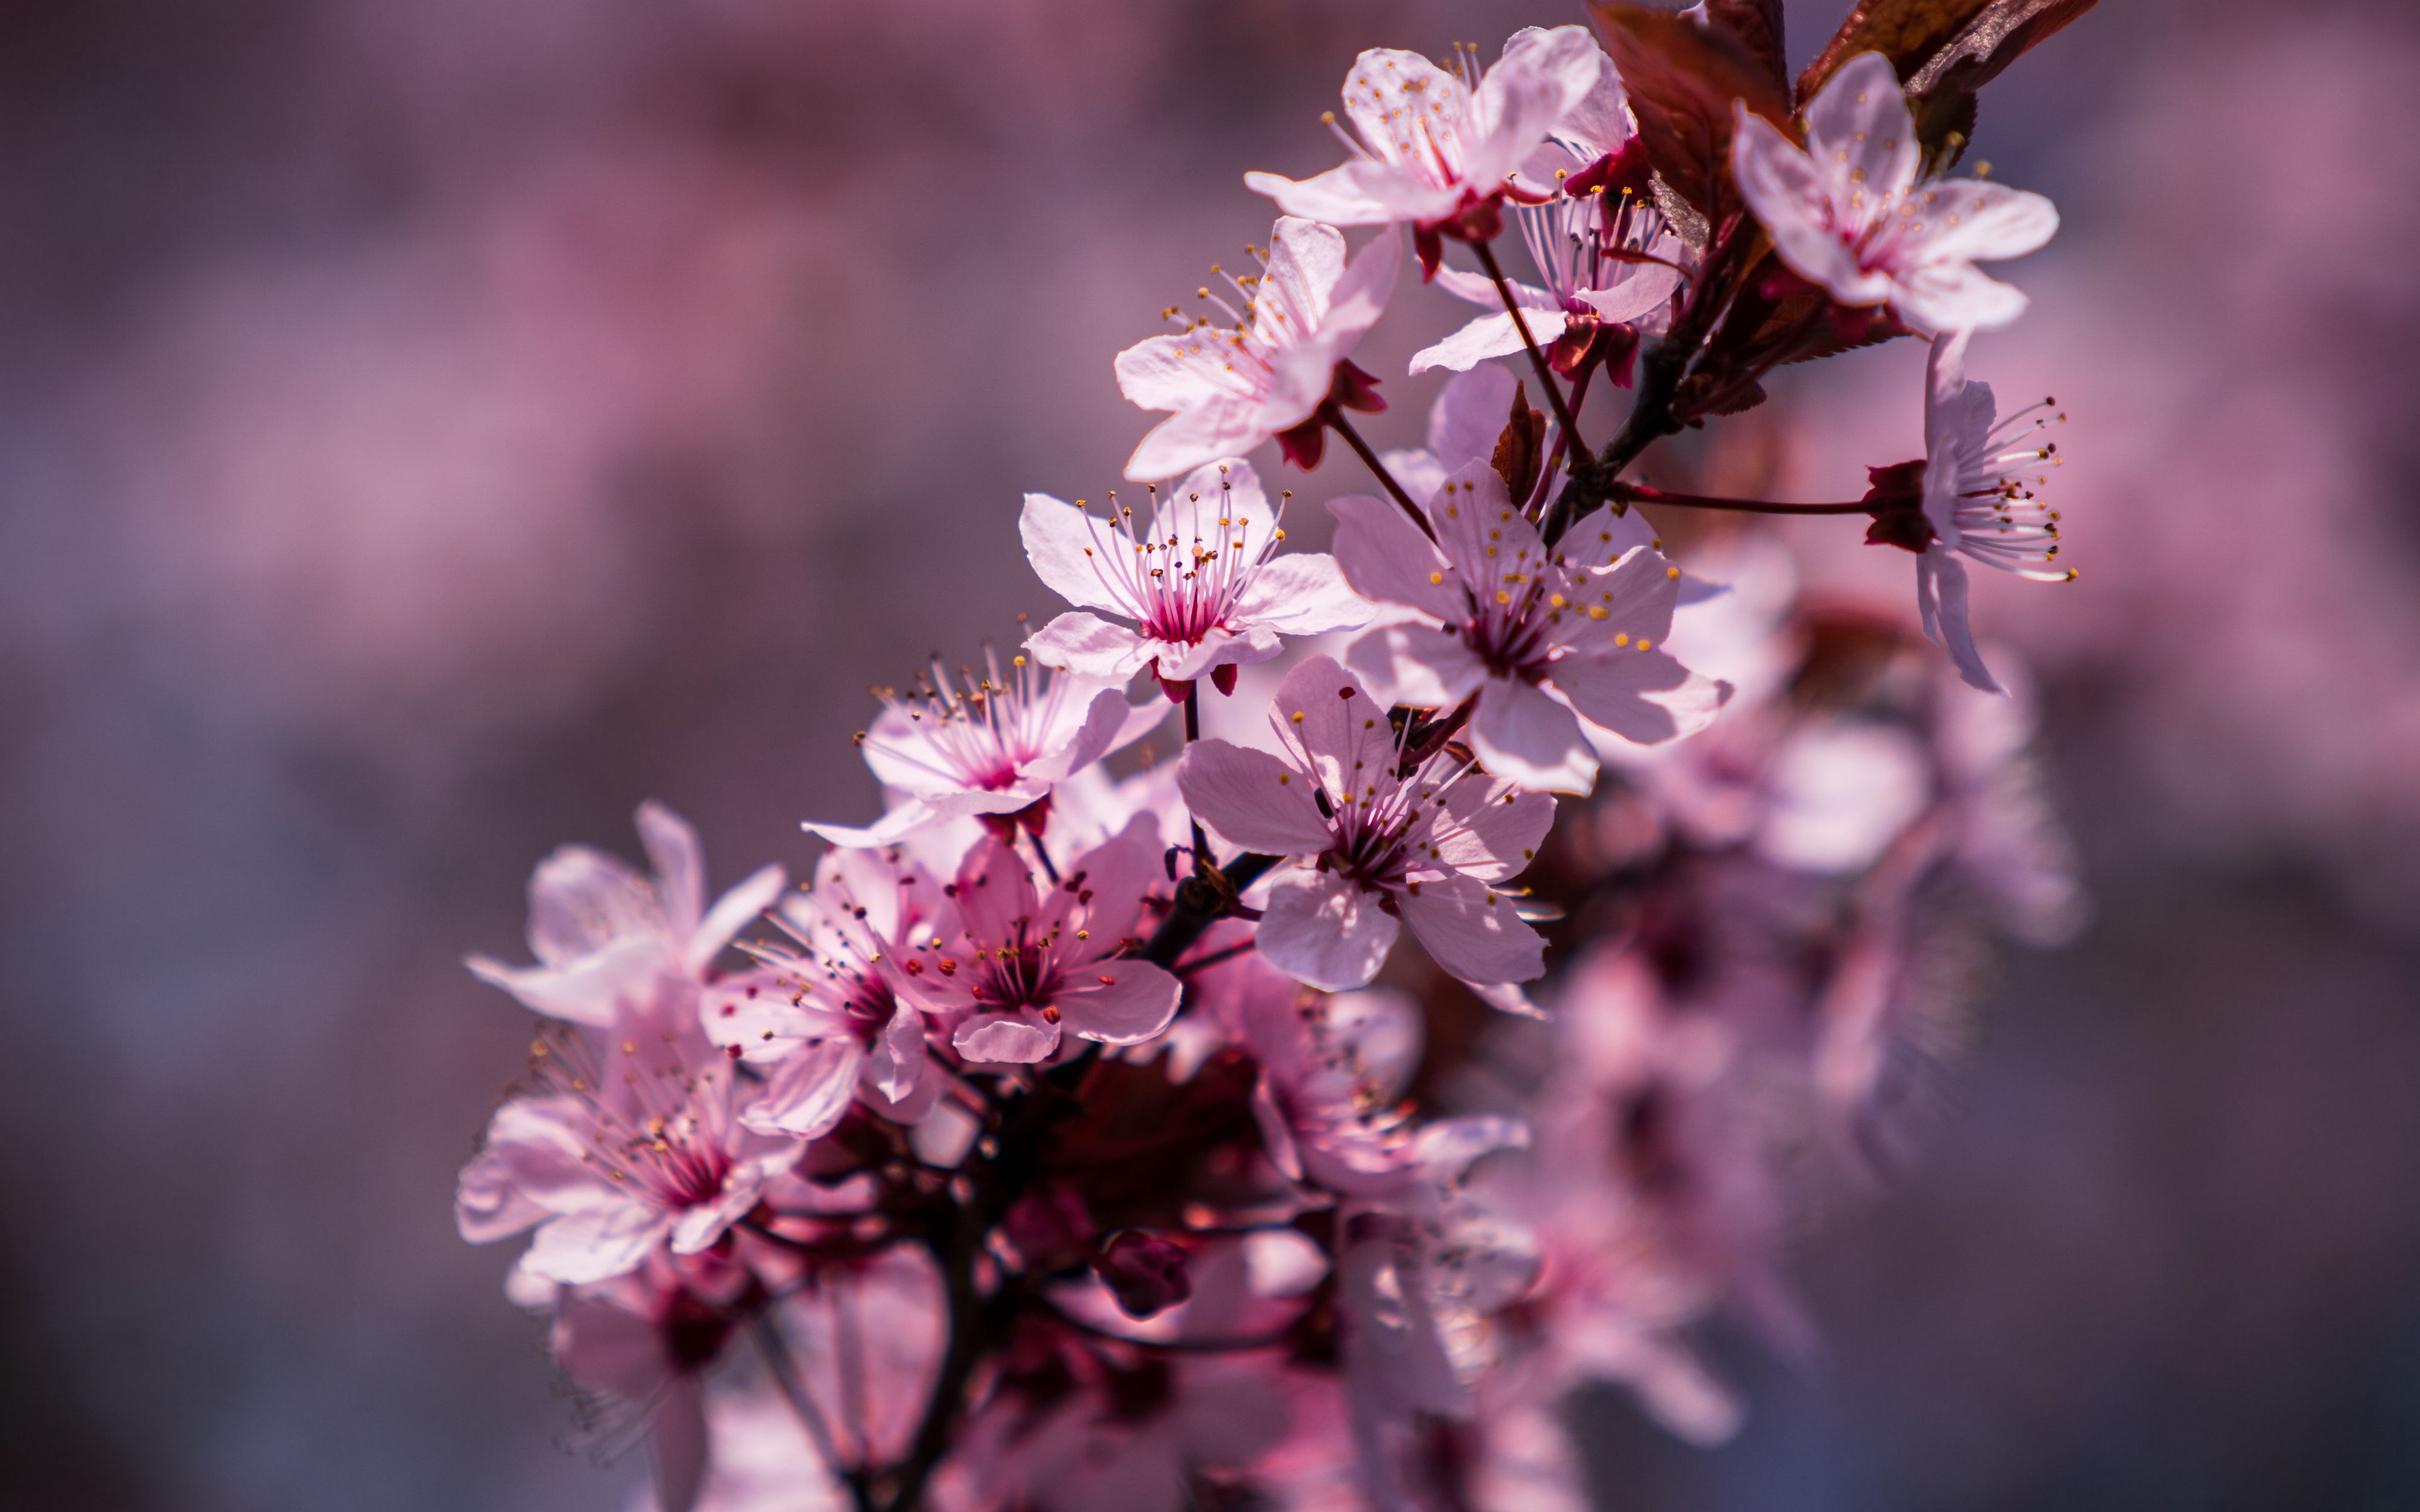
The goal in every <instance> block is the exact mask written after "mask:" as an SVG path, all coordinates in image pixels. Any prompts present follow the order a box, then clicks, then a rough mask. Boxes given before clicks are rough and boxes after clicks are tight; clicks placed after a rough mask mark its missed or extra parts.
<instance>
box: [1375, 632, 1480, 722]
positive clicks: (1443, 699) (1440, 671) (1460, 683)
mask: <svg viewBox="0 0 2420 1512" xmlns="http://www.w3.org/2000/svg"><path fill="white" fill-rule="evenodd" d="M1344 660H1345V662H1346V663H1347V664H1348V665H1349V666H1351V667H1352V669H1353V670H1354V671H1356V672H1357V673H1359V674H1360V675H1361V676H1363V677H1365V678H1367V679H1369V682H1370V686H1371V687H1373V688H1377V689H1379V690H1380V692H1381V694H1382V695H1383V696H1385V697H1388V698H1390V699H1392V700H1393V701H1394V702H1397V703H1408V704H1411V705H1412V706H1413V707H1415V708H1422V709H1446V708H1451V707H1452V706H1453V705H1455V704H1457V703H1460V702H1462V701H1463V700H1464V699H1466V698H1468V697H1469V696H1470V695H1471V692H1472V690H1473V689H1475V688H1477V687H1479V686H1480V685H1481V683H1483V682H1485V681H1486V680H1487V664H1486V663H1485V662H1483V661H1481V660H1480V658H1479V654H1478V653H1477V652H1475V651H1472V650H1471V649H1470V647H1469V646H1468V645H1467V644H1466V643H1465V642H1464V640H1463V639H1462V636H1461V635H1460V634H1459V633H1458V632H1456V631H1452V630H1443V629H1439V628H1437V627H1436V626H1435V625H1386V626H1383V627H1382V628H1379V629H1375V630H1373V631H1371V632H1370V633H1369V634H1368V635H1365V636H1363V637H1361V638H1360V639H1359V640H1356V641H1354V642H1353V644H1352V645H1351V646H1349V647H1347V648H1346V649H1345V653H1344Z"/></svg>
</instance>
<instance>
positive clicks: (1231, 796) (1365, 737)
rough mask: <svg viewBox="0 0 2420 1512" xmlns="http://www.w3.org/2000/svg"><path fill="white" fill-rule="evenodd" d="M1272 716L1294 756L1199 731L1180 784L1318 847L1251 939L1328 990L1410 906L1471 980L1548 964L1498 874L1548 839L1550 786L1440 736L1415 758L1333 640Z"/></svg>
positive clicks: (1350, 983)
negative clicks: (1461, 755)
mask: <svg viewBox="0 0 2420 1512" xmlns="http://www.w3.org/2000/svg"><path fill="white" fill-rule="evenodd" d="M1269 718H1270V723H1271V724H1272V725H1274V726H1275V727H1276V730H1277V734H1278V740H1279V743H1280V746H1281V747H1282V748H1284V750H1285V752H1286V757H1285V759H1283V760H1280V758H1279V757H1277V756H1273V755H1271V754H1270V753H1269V752H1267V751H1264V750H1254V749H1250V748H1245V747H1241V746H1234V745H1230V744H1229V743H1227V742H1226V741H1223V740H1203V741H1200V742H1197V743H1195V744H1194V745H1192V746H1190V747H1187V749H1186V752H1185V757H1184V760H1183V761H1182V762H1181V763H1180V764H1179V765H1178V767H1177V772H1176V784H1177V787H1178V789H1179V791H1181V792H1183V793H1184V795H1185V801H1186V804H1187V807H1188V808H1190V809H1191V810H1193V813H1194V815H1195V816H1196V817H1197V818H1199V819H1200V820H1201V821H1202V823H1203V824H1204V825H1208V826H1209V827H1210V829H1211V830H1212V831H1213V832H1214V833H1216V834H1217V835H1218V837H1219V838H1220V839H1222V840H1224V841H1227V842H1228V843H1230V844H1233V845H1237V846H1241V847H1242V848H1244V849H1245V850H1248V851H1259V852H1264V853H1267V854H1270V855H1276V856H1302V857H1304V858H1306V859H1308V860H1310V861H1311V863H1312V864H1311V866H1309V867H1304V868H1297V869H1295V870H1291V871H1286V872H1280V873H1279V874H1278V876H1277V877H1276V879H1275V880H1274V881H1273V882H1272V883H1271V884H1270V887H1269V901H1268V906H1267V908H1266V909H1265V910H1264V913H1263V915H1262V918H1261V922H1260V926H1259V930H1258V933H1256V935H1255V939H1256V942H1257V943H1258V945H1259V947H1260V951H1261V954H1263V955H1264V956H1266V957H1267V958H1268V959H1269V961H1270V963H1271V964H1274V965H1276V966H1277V967H1278V968H1279V969H1280V970H1281V971H1284V972H1285V973H1287V974H1288V975H1289V976H1292V977H1294V978H1295V980H1299V981H1304V982H1308V983H1310V984H1311V986H1313V987H1323V988H1326V989H1327V990H1329V991H1331V992H1341V991H1342V990H1344V989H1345V988H1348V987H1360V986H1364V985H1366V984H1367V983H1368V982H1369V981H1370V980H1371V979H1372V978H1373V977H1374V976H1376V975H1377V974H1378V968H1379V966H1380V965H1382V964H1385V962H1386V959H1387V951H1388V949H1390V948H1391V947H1392V946H1393V945H1394V943H1395V935H1396V933H1397V931H1398V928H1399V922H1398V921H1399V920H1400V921H1401V922H1404V923H1409V924H1410V925H1411V928H1412V933H1413V934H1414V936H1415V937H1417V938H1418V939H1419V942H1420V944H1421V945H1422V946H1423V947H1424V948H1425V949H1427V950H1428V952H1429V955H1430V957H1431V958H1432V959H1433V960H1435V962H1436V964H1438V965H1440V966H1442V967H1444V968H1445V969H1446V970H1447V971H1448V972H1450V973H1451V974H1452V975H1454V976H1456V977H1460V978H1462V979H1463V980H1466V981H1473V982H1504V981H1526V980H1529V979H1530V978H1532V977H1535V976H1537V975H1539V973H1540V972H1542V971H1543V970H1544V969H1545V968H1544V950H1545V941H1544V939H1543V938H1542V937H1541V936H1540V935H1539V933H1538V932H1537V931H1535V930H1533V929H1531V928H1530V927H1529V926H1528V924H1527V923H1524V922H1523V921H1522V919H1521V917H1520V915H1519V913H1518V912H1517V911H1516V910H1515V909H1514V907H1513V904H1512V899H1510V898H1508V897H1506V896H1504V895H1503V894H1502V893H1500V892H1498V891H1497V890H1496V888H1495V887H1494V886H1493V884H1496V883H1498V882H1502V881H1504V880H1505V879H1507V878H1509V877H1511V876H1512V874H1513V873H1515V872H1519V871H1520V870H1521V869H1522V868H1523V867H1524V866H1527V865H1528V862H1529V859H1530V857H1532V856H1535V855H1536V854H1537V848H1538V843H1539V841H1542V840H1544V838H1545V834H1546V827H1547V825H1550V824H1551V823H1553V821H1554V815H1555V801H1554V799H1552V798H1550V797H1548V796H1546V795H1544V794H1542V793H1524V792H1522V791H1520V790H1519V789H1518V788H1516V787H1514V786H1513V784H1512V783H1510V782H1507V781H1503V780H1501V779H1490V778H1488V777H1487V776H1486V775H1484V774H1482V773H1480V772H1478V771H1476V770H1474V769H1473V768H1472V767H1471V766H1470V764H1468V763H1466V762H1462V761H1457V760H1455V759H1454V758H1453V757H1452V756H1450V754H1447V753H1444V752H1438V753H1436V754H1433V755H1429V756H1426V757H1423V758H1420V759H1419V760H1417V761H1414V762H1412V763H1410V764H1409V765H1408V766H1407V765H1406V759H1405V750H1404V735H1403V733H1402V732H1400V731H1398V730H1397V729H1396V727H1395V725H1394V723H1393V721H1391V720H1390V719H1388V715H1387V707H1386V705H1385V704H1383V703H1380V702H1378V701H1377V700H1375V699H1373V698H1372V697H1371V696H1370V691H1369V689H1368V688H1366V687H1363V686H1362V685H1361V681H1360V679H1358V678H1357V677H1355V676H1354V675H1353V674H1352V673H1351V672H1348V671H1345V670H1344V669H1343V668H1342V667H1341V666H1339V665H1337V664H1336V662H1335V661H1333V660H1332V659H1330V658H1328V657H1326V656H1312V657H1310V658H1308V659H1307V660H1305V661H1304V662H1303V663H1302V664H1301V665H1299V666H1297V667H1296V668H1295V670H1294V671H1291V672H1289V673H1287V674H1286V679H1285V681H1284V682H1283V683H1282V684H1280V686H1279V687H1278V696H1277V702H1276V704H1275V706H1274V707H1273V708H1272V710H1271V712H1270V717H1269Z"/></svg>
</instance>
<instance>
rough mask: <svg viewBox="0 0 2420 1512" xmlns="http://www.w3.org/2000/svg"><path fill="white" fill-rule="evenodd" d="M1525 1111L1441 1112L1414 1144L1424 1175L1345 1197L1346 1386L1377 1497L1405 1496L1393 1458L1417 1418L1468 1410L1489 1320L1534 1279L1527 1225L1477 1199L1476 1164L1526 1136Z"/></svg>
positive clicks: (1485, 1356)
mask: <svg viewBox="0 0 2420 1512" xmlns="http://www.w3.org/2000/svg"><path fill="white" fill-rule="evenodd" d="M1528 1140H1529V1135H1528V1126H1527V1125H1525V1124H1524V1123H1522V1122H1521V1120H1519V1119H1502V1118H1486V1117H1480V1116H1466V1117H1463V1118H1458V1119H1441V1120H1439V1121H1438V1122H1436V1123H1434V1124H1431V1125H1430V1126H1428V1127H1427V1128H1425V1129H1423V1130H1421V1131H1420V1133H1419V1135H1418V1136H1416V1138H1415V1139H1414V1141H1413V1151H1412V1157H1413V1158H1412V1165H1413V1166H1414V1168H1415V1169H1416V1170H1417V1171H1418V1173H1419V1180H1417V1181H1416V1182H1414V1183H1412V1184H1411V1185H1409V1186H1408V1187H1406V1188H1405V1189H1404V1191H1402V1192H1400V1193H1398V1194H1397V1195H1395V1196H1392V1197H1390V1198H1389V1199H1388V1201H1386V1202H1384V1203H1374V1204H1365V1203H1349V1204H1347V1205H1346V1207H1345V1210H1344V1212H1343V1213H1342V1217H1341V1222H1342V1227H1343V1231H1344V1234H1345V1241H1344V1245H1343V1250H1342V1254H1340V1255H1339V1256H1338V1257H1337V1261H1336V1275H1337V1300H1338V1304H1339V1305H1340V1307H1341V1309H1342V1313H1343V1330H1344V1346H1343V1357H1344V1358H1343V1368H1344V1388H1345V1395H1346V1398H1347V1401H1348V1403H1349V1404H1350V1409H1351V1415H1352V1424H1353V1436H1354V1442H1355V1444H1356V1446H1357V1449H1358V1451H1359V1456H1360V1459H1361V1464H1362V1473H1363V1476H1364V1481H1365V1485H1366V1486H1367V1488H1368V1489H1369V1492H1370V1495H1371V1499H1372V1501H1373V1502H1374V1503H1376V1504H1379V1505H1381V1506H1397V1505H1402V1504H1405V1503H1404V1497H1403V1495H1402V1493H1401V1490H1400V1489H1399V1475H1398V1473H1397V1470H1396V1463H1397V1460H1398V1458H1399V1457H1400V1456H1401V1454H1402V1452H1403V1450H1402V1445H1403V1441H1404V1437H1405V1434H1406V1433H1407V1431H1408V1429H1409V1428H1410V1427H1411V1425H1412V1423H1413V1422H1414V1420H1415V1418H1416V1417H1417V1415H1418V1414H1420V1413H1428V1414H1431V1415H1433V1416H1436V1417H1443V1418H1449V1419H1466V1418H1468V1417H1469V1416H1470V1415H1471V1412H1472V1405H1473V1404H1472V1399H1471V1396H1470V1390H1469V1388H1470V1384H1471V1382H1472V1381H1474V1380H1475V1379H1477V1377H1478V1376H1479V1374H1480V1373H1481V1371H1482V1370H1483V1369H1485V1367H1486V1366H1487V1365H1489V1364H1490V1363H1491V1362H1492V1359H1493V1349H1494V1339H1493V1336H1492V1334H1491V1331H1490V1329H1489V1326H1488V1322H1487V1319H1488V1317H1489V1315H1490V1314H1492V1313H1494V1312H1496V1311H1497V1310H1498V1309H1499V1308H1501V1307H1503V1306H1504V1305H1505V1304H1508V1303H1511V1302H1512V1301H1514V1300H1516V1299H1517V1298H1519V1297H1520V1296H1521V1295H1522V1294H1523V1293H1525V1292H1527V1291H1528V1289H1529V1288H1530V1286H1531V1285H1532V1284H1533V1283H1534V1282H1535V1281H1536V1280H1537V1276H1538V1250H1537V1242H1536V1240H1535V1238H1534V1236H1532V1235H1531V1234H1530V1232H1529V1231H1528V1228H1527V1227H1524V1226H1522V1225H1521V1224H1519V1223H1517V1222H1514V1221H1512V1219H1510V1218H1508V1217H1506V1216H1504V1215H1503V1214H1501V1213H1499V1212H1497V1211H1495V1210H1494V1209H1492V1208H1491V1207H1489V1206H1488V1205H1486V1204H1485V1203H1483V1202H1482V1201H1481V1200H1479V1199H1478V1198H1477V1197H1476V1196H1474V1195H1473V1194H1472V1193H1471V1192H1470V1191H1469V1190H1467V1188H1466V1180H1467V1177H1468V1172H1469V1168H1470V1166H1471V1165H1472V1164H1473V1163H1474V1162H1476V1161H1477V1160H1479V1159H1480V1158H1481V1156H1484V1155H1487V1154H1489V1153H1492V1152H1494V1151H1496V1150H1499V1149H1520V1148H1524V1147H1526V1146H1527V1145H1528Z"/></svg>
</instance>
